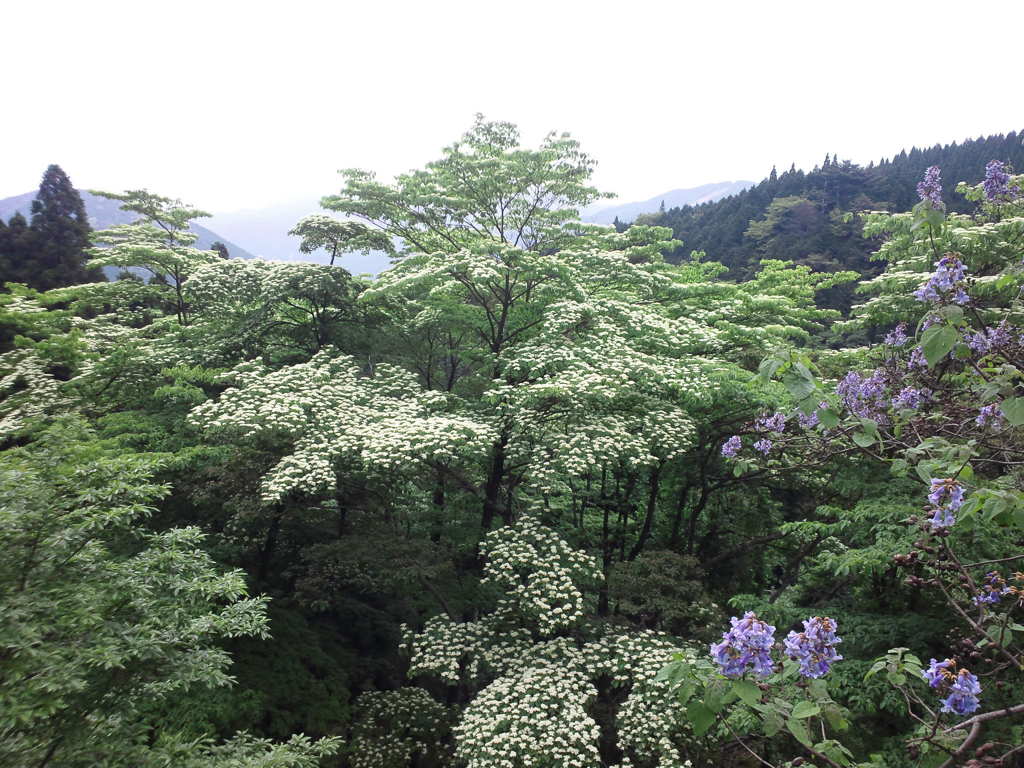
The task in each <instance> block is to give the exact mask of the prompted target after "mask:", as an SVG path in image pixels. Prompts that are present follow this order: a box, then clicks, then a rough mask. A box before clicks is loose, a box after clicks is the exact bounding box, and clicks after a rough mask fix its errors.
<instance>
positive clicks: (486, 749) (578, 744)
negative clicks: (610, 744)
mask: <svg viewBox="0 0 1024 768" xmlns="http://www.w3.org/2000/svg"><path fill="white" fill-rule="evenodd" d="M596 695H597V690H596V689H595V688H594V685H593V683H591V682H590V680H589V679H588V678H587V676H586V675H584V674H583V673H582V672H581V671H579V670H578V669H576V668H574V667H572V666H567V665H564V664H559V663H539V664H537V665H536V666H530V667H527V668H525V669H522V670H518V671H516V672H514V673H512V674H510V675H506V676H504V677H500V678H498V679H497V680H495V681H494V682H493V683H491V684H490V685H489V686H487V688H485V689H484V690H483V691H481V693H480V694H479V695H478V696H477V697H476V698H475V699H474V700H473V701H472V702H471V703H470V704H469V706H467V707H466V709H465V711H464V712H463V714H462V719H461V721H460V722H459V724H458V725H457V726H456V728H455V739H456V745H457V746H456V758H457V759H458V760H459V761H460V762H461V763H463V764H464V765H465V766H466V768H533V767H534V766H536V768H541V766H555V765H557V766H560V767H564V768H591V766H593V767H594V768H597V767H598V766H600V765H601V760H600V756H599V755H598V751H597V740H598V736H599V735H600V734H599V730H598V726H597V723H596V722H595V721H594V719H593V718H592V717H591V716H590V714H589V713H588V711H587V708H588V706H589V705H590V704H591V703H592V701H593V700H594V698H595V696H596Z"/></svg>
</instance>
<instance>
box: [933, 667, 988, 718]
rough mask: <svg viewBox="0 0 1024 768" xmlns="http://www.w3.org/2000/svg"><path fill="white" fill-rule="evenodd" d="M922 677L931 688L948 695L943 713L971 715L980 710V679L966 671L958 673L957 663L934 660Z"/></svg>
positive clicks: (943, 706) (962, 670)
mask: <svg viewBox="0 0 1024 768" xmlns="http://www.w3.org/2000/svg"><path fill="white" fill-rule="evenodd" d="M921 675H922V676H923V677H924V679H925V680H927V681H928V685H929V687H931V688H933V689H935V690H936V691H941V692H944V693H948V695H947V696H946V698H944V699H943V700H942V711H943V712H955V713H956V714H958V715H969V714H971V713H972V712H974V711H975V710H976V709H977V708H978V695H979V694H980V693H981V684H980V683H979V682H978V678H977V677H976V676H975V675H973V674H971V673H970V672H969V671H968V670H966V669H961V670H960V671H959V672H957V671H956V662H955V661H953V660H952V659H945V660H944V661H936V660H935V659H932V660H931V663H930V664H929V665H928V669H926V670H924V671H922V672H921Z"/></svg>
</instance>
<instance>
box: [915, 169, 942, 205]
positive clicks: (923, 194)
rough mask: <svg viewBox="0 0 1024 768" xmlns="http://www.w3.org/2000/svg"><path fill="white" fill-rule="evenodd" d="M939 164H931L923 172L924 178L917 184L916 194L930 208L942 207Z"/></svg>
mask: <svg viewBox="0 0 1024 768" xmlns="http://www.w3.org/2000/svg"><path fill="white" fill-rule="evenodd" d="M940 174H941V172H940V171H939V166H937V165H933V166H932V167H931V168H929V169H928V170H926V171H925V172H924V179H922V180H921V181H919V182H918V184H917V196H918V197H920V198H921V201H922V202H925V203H927V204H928V205H930V206H931V207H932V208H942V179H941V176H940Z"/></svg>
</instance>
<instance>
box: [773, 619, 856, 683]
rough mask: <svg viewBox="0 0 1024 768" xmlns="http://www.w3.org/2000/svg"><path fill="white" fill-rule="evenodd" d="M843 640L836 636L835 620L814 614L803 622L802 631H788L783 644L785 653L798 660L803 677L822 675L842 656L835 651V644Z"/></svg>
mask: <svg viewBox="0 0 1024 768" xmlns="http://www.w3.org/2000/svg"><path fill="white" fill-rule="evenodd" d="M841 642H843V641H842V640H841V639H839V638H838V637H836V622H835V621H834V620H833V619H830V618H828V617H824V618H822V617H821V616H815V617H814V618H811V619H808V620H807V621H805V622H804V631H803V632H790V633H789V635H787V636H786V639H785V641H784V645H785V648H786V655H787V656H789V658H791V659H794V660H797V661H799V662H800V674H801V675H803V676H804V677H812V678H818V677H824V676H825V675H827V674H828V672H829V670H830V669H831V668H832V663H833V662H835V661H839V660H840V659H842V658H843V657H842V656H840V655H839V654H838V653H836V645H837V644H838V643H841Z"/></svg>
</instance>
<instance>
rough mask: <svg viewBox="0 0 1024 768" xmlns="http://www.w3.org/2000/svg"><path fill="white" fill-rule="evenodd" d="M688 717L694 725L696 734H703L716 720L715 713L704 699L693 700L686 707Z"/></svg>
mask: <svg viewBox="0 0 1024 768" xmlns="http://www.w3.org/2000/svg"><path fill="white" fill-rule="evenodd" d="M686 718H687V719H688V720H689V721H690V725H692V726H693V734H694V736H703V735H704V734H705V733H707V731H708V728H710V727H711V725H712V723H714V722H715V713H714V712H712V711H711V710H710V709H708V707H707V706H705V704H704V703H703V702H702V701H691V702H690V704H689V706H688V707H687V708H686Z"/></svg>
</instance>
